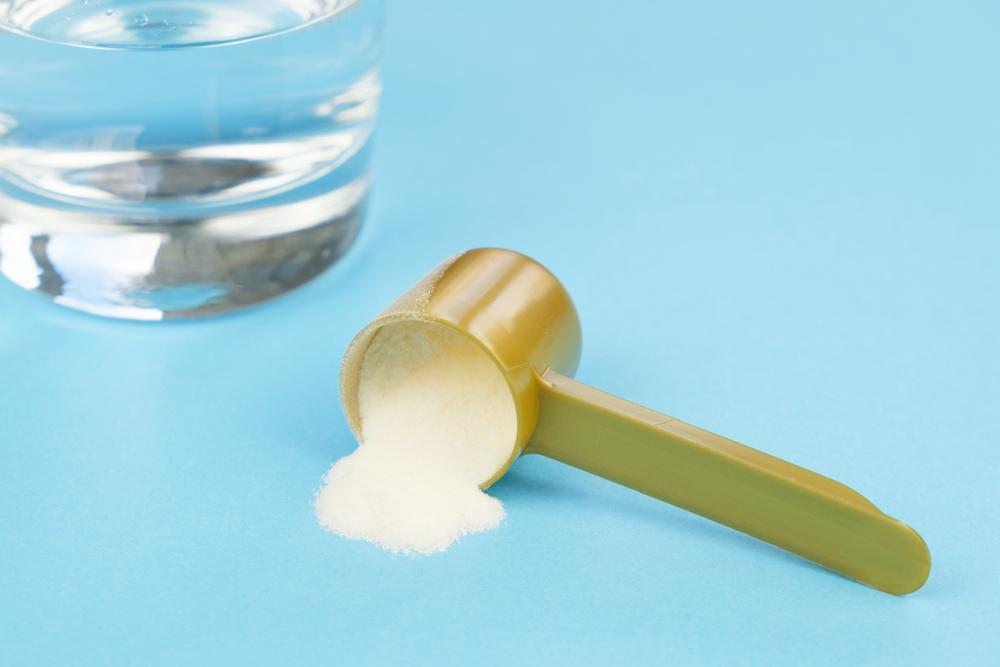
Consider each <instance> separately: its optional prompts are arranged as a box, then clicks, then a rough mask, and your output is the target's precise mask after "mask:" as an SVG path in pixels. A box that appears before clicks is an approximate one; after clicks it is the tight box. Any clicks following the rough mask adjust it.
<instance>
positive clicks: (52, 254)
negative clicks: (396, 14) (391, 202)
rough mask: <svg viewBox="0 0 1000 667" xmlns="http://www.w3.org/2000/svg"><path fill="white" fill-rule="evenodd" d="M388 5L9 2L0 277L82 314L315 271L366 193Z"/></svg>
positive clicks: (349, 233)
mask: <svg viewBox="0 0 1000 667" xmlns="http://www.w3.org/2000/svg"><path fill="white" fill-rule="evenodd" d="M382 14H383V6H382V2H381V0H0V273H3V274H4V275H5V276H6V277H7V278H9V279H10V280H12V281H13V282H14V283H16V284H18V285H20V286H21V287H23V288H25V289H28V290H34V291H36V292H40V293H42V294H45V295H47V296H49V297H51V298H52V299H54V300H55V301H56V302H58V303H61V304H64V305H67V306H71V307H74V308H78V309H81V310H85V311H88V312H91V313H96V314H101V315H109V316H114V317H123V318H132V319H145V320H159V319H165V318H175V317H185V316H192V315H199V314H208V313H217V312H222V311H227V310H232V309H235V308H239V307H242V306H246V305H249V304H253V303H257V302H259V301H262V300H265V299H269V298H271V297H274V296H277V295H279V294H282V293H284V292H286V291H288V290H289V289H292V288H294V287H296V286H298V285H301V284H302V283H304V282H306V281H308V280H309V279H311V278H313V277H315V276H316V275H317V274H318V273H320V272H321V271H323V270H324V269H325V268H327V267H329V266H330V265H331V264H332V263H334V262H335V261H336V260H337V259H338V258H339V257H340V256H341V255H342V254H343V253H344V252H345V251H346V250H347V248H348V247H349V246H350V245H351V243H352V241H353V239H354V238H355V236H356V234H357V232H358V228H359V225H360V224H361V221H362V219H363V217H364V210H365V202H366V198H367V193H368V190H369V183H370V175H369V157H370V152H371V151H370V139H371V136H372V130H373V128H374V124H375V117H376V112H377V109H378V98H379V92H380V86H379V73H378V61H379V51H380V42H381V26H382Z"/></svg>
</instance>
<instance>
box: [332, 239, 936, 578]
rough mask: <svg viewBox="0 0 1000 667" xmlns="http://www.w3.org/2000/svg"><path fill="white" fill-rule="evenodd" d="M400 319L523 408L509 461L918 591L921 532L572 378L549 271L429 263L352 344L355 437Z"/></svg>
mask: <svg viewBox="0 0 1000 667" xmlns="http://www.w3.org/2000/svg"><path fill="white" fill-rule="evenodd" d="M408 320H421V321H425V322H433V323H437V324H440V325H441V326H446V327H450V328H452V329H454V330H456V331H458V332H460V333H462V334H464V335H466V336H468V337H469V338H470V339H471V340H473V341H475V342H476V343H477V344H478V345H479V346H480V347H482V349H483V350H485V351H486V352H487V353H488V354H489V355H490V357H491V358H492V359H493V361H494V362H495V363H496V365H497V367H498V368H499V369H500V371H501V372H502V373H503V375H504V377H505V378H506V380H507V384H508V386H509V387H510V392H511V396H512V397H513V399H514V405H515V408H516V412H517V436H516V439H515V440H514V441H513V442H511V443H510V456H509V457H508V459H507V461H506V462H505V463H504V464H503V465H502V466H500V467H499V468H498V469H497V471H496V474H495V475H494V476H493V477H492V478H491V479H490V480H489V481H488V482H487V483H486V484H484V485H483V488H487V487H489V486H490V485H491V484H493V483H494V482H496V481H497V480H498V479H500V477H502V476H503V475H504V473H506V472H507V470H508V469H509V468H510V466H511V464H513V463H514V461H515V460H516V459H517V457H518V456H520V455H521V454H542V455H544V456H548V457H550V458H553V459H556V460H558V461H562V462H563V463H567V464H569V465H571V466H574V467H576V468H580V469H582V470H586V471H587V472H590V473H593V474H595V475H598V476H600V477H604V478H606V479H609V480H612V481H614V482H618V483H619V484H623V485H625V486H627V487H629V488H632V489H635V490H636V491H640V492H642V493H645V494H647V495H650V496H653V497H654V498H659V499H660V500H663V501H666V502H668V503H671V504H673V505H677V506H678V507H683V508H684V509H686V510H689V511H691V512H694V513H695V514H700V515H702V516H704V517H707V518H709V519H712V520H713V521H717V522H719V523H721V524H724V525H726V526H729V527H731V528H735V529H736V530H739V531H742V532H744V533H747V534H748V535H753V536H754V537H756V538H758V539H761V540H764V541H765V542H769V543H771V544H773V545H775V546H778V547H781V548H782V549H787V550H788V551H791V552H793V553H796V554H798V555H800V556H802V557H804V558H807V559H809V560H811V561H813V562H815V563H818V564H820V565H822V566H824V567H827V568H829V569H831V570H834V571H835V572H839V573H841V574H843V575H846V576H848V577H850V578H852V579H855V580H857V581H860V582H862V583H864V584H868V585H869V586H872V587H873V588H876V589H878V590H881V591H885V592H887V593H893V594H896V595H902V594H905V593H911V592H913V591H915V590H917V589H919V588H920V587H921V586H922V585H923V584H924V582H925V581H926V580H927V576H928V574H929V572H930V553H929V552H928V550H927V545H926V544H925V543H924V541H923V540H922V539H921V538H920V536H919V535H918V534H917V532H916V531H915V530H913V529H912V528H910V527H909V526H907V525H906V524H905V523H902V522H901V521H898V520H897V519H894V518H892V517H890V516H886V515H885V514H883V513H882V512H880V511H879V510H878V508H877V507H875V505H873V504H872V503H871V502H869V501H868V500H867V499H866V498H865V497H864V496H862V495H861V494H859V493H857V492H856V491H854V490H853V489H850V488H848V487H846V486H844V485H843V484H840V483H839V482H835V481H833V480H831V479H827V478H826V477H823V476H822V475H818V474H816V473H814V472H811V471H809V470H806V469H805V468H800V467H798V466H796V465H792V464H791V463H788V462H786V461H782V460H781V459H778V458H775V457H773V456H770V455H768V454H765V453H763V452H760V451H758V450H756V449H751V448H750V447H746V446H744V445H741V444H739V443H737V442H734V441H732V440H729V439H727V438H723V437H721V436H718V435H715V434H713V433H709V432H708V431H705V430H703V429H700V428H698V427H696V426H691V425H690V424H685V423H684V422H682V421H679V420H677V419H674V418H673V417H668V416H666V415H663V414H660V413H659V412H656V411H655V410H650V409H648V408H644V407H642V406H639V405H636V404H634V403H630V402H628V401H625V400H622V399H620V398H616V397H615V396H611V395H609V394H606V393H604V392H602V391H600V390H598V389H594V388H593V387H589V386H587V385H585V384H582V383H580V382H577V381H576V380H573V379H572V377H571V376H572V375H573V373H574V372H575V371H576V368H577V364H578V363H579V360H580V352H581V335H580V321H579V318H578V316H577V313H576V308H575V307H574V306H573V302H572V301H571V299H570V296H569V294H568V293H567V292H566V289H565V288H564V287H563V286H562V284H560V282H559V281H558V280H557V279H556V277H555V276H553V275H552V274H551V273H549V271H548V270H547V269H545V268H544V267H543V266H541V265H540V264H538V263H537V262H535V261H534V260H532V259H530V258H528V257H525V256H524V255H521V254H519V253H516V252H512V251H510V250H500V249H492V248H491V249H478V250H471V251H469V252H466V253H464V254H461V255H459V256H457V257H455V258H453V259H451V260H449V261H447V262H445V263H444V264H442V265H441V266H439V267H438V268H437V269H435V270H434V271H433V272H432V273H431V274H430V275H428V276H427V277H426V278H424V279H423V280H422V281H421V282H419V283H418V284H417V285H415V286H414V287H413V288H411V289H410V290H409V291H408V292H406V293H405V294H404V295H403V296H402V297H400V298H399V299H398V300H397V301H396V302H395V303H394V304H392V305H391V306H389V308H388V309H387V310H386V311H385V312H384V313H383V314H382V315H381V316H380V317H379V318H378V319H376V320H375V321H374V322H372V323H371V324H370V325H368V326H367V327H366V328H365V329H363V330H362V331H361V333H359V334H358V335H357V337H355V339H354V341H353V342H352V343H351V345H350V347H349V348H348V350H347V353H346V355H345V357H344V362H343V366H342V368H341V397H342V401H343V404H344V410H345V412H346V414H347V418H348V422H349V423H350V426H351V429H352V430H353V431H354V433H355V435H358V436H359V437H360V432H361V428H360V426H361V423H360V415H359V408H358V385H359V377H360V371H361V363H362V360H363V358H364V355H365V351H366V349H367V347H368V345H369V344H370V343H371V341H372V339H373V337H374V336H375V334H376V333H377V332H378V331H379V330H380V329H382V328H383V327H389V326H392V325H393V324H394V323H398V322H400V321H408Z"/></svg>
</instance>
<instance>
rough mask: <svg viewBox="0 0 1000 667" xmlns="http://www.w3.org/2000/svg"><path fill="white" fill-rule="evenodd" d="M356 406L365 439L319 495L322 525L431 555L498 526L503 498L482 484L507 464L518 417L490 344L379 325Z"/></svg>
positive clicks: (433, 330)
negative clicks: (488, 349)
mask: <svg viewBox="0 0 1000 667" xmlns="http://www.w3.org/2000/svg"><path fill="white" fill-rule="evenodd" d="M358 404H359V411H360V420H361V443H360V446H359V447H358V449H357V450H356V451H355V452H354V453H353V454H351V455H350V456H347V457H345V458H343V459H341V460H340V461H338V462H337V463H336V464H335V465H334V466H333V468H331V469H330V471H329V472H328V473H327V474H326V477H325V480H324V481H325V483H326V486H325V487H324V488H323V490H322V491H320V493H319V495H318V496H317V498H316V515H317V517H318V518H319V520H320V522H321V523H322V524H323V525H324V526H325V527H326V528H328V529H329V530H332V531H333V532H335V533H338V534H340V535H343V536H344V537H349V538H354V539H362V540H367V541H369V542H373V543H375V544H377V545H379V546H380V547H382V548H384V549H387V550H389V551H394V552H404V553H413V552H417V553H433V552H436V551H444V550H445V549H447V548H448V547H449V546H450V545H451V544H452V543H454V542H455V540H457V539H458V538H459V537H461V536H462V535H465V534H469V533H476V532H481V531H485V530H489V529H491V528H495V527H496V526H498V525H499V524H500V522H501V521H502V520H503V518H504V509H503V505H502V504H501V503H500V501H499V500H497V499H496V498H492V497H490V496H488V495H487V494H485V493H483V492H482V491H481V490H480V488H479V485H480V484H482V483H484V482H486V481H488V480H489V479H490V478H491V477H492V476H493V475H494V474H495V473H496V472H497V471H498V470H499V469H500V467H501V466H502V465H503V464H504V463H505V462H506V461H507V458H508V457H509V456H510V453H511V449H512V447H513V443H514V439H515V435H516V429H517V422H516V413H515V410H514V402H513V399H512V398H511V395H510V390H509V388H508V387H507V384H506V383H505V381H504V378H503V376H502V375H501V373H500V371H499V369H498V368H497V367H496V365H495V364H494V363H493V361H492V360H491V359H490V357H489V356H488V355H487V353H486V352H485V351H483V350H482V349H480V348H479V347H478V346H477V345H476V344H475V343H474V342H473V341H471V340H469V339H467V338H465V337H464V336H462V335H461V334H459V333H458V332H456V331H453V330H452V329H450V328H448V327H446V326H444V325H439V324H433V323H428V322H420V321H405V322H398V323H394V324H391V325H388V326H386V327H383V328H382V329H381V330H379V332H378V333H376V334H375V337H374V338H373V340H372V342H371V344H370V345H369V347H368V349H367V350H366V351H365V356H364V358H363V360H362V363H361V376H360V384H359V389H358Z"/></svg>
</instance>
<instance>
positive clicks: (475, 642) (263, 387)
mask: <svg viewBox="0 0 1000 667" xmlns="http://www.w3.org/2000/svg"><path fill="white" fill-rule="evenodd" d="M998 7H1000V6H998V5H997V4H996V3H995V2H980V3H975V2H952V3H919V2H905V3H904V2H897V3H889V2H850V3H848V2H841V3H826V6H822V7H821V6H817V5H816V3H798V2H791V1H789V2H785V3H779V2H758V3H737V2H730V3H719V2H706V3H689V4H688V5H681V4H680V3H662V2H654V1H652V0H649V1H640V0H629V1H624V2H621V3H613V4H607V3H596V2H594V3H579V2H568V1H567V2H556V1H552V2H528V1H527V0H517V1H508V2H504V3H471V2H460V1H458V0H452V1H446V0H436V1H430V2H419V3H416V2H415V3H404V2H396V3H394V4H393V5H392V6H391V8H390V9H391V12H390V24H389V29H388V34H387V39H388V41H387V44H388V52H387V59H386V63H385V83H386V93H385V99H384V102H385V105H384V114H383V122H382V125H381V132H380V136H379V146H378V164H377V168H378V187H377V193H376V196H375V200H374V208H373V216H372V218H371V224H370V225H369V226H368V228H367V229H366V231H365V233H364V236H363V238H362V239H361V241H360V243H359V244H358V246H357V247H356V248H355V250H354V251H353V252H352V254H351V255H350V256H349V258H348V259H347V260H346V261H345V262H344V263H343V264H341V265H340V266H338V267H337V268H336V269H335V270H334V271H332V272H331V273H329V274H327V275H325V276H324V277H322V278H321V279H320V280H318V281H317V282H315V283H314V284H312V285H310V286H308V287H307V288H305V289H302V290H301V291H299V292H297V293H295V294H293V295H291V296H290V297H288V298H286V299H284V300H282V301H280V302H277V303H274V304H272V305H269V306H267V307H264V308H261V309H258V310H254V311H251V312H246V313H243V314H240V315H236V316H231V317H226V318H222V319H216V320H211V321H204V322H199V323H194V324H168V325H152V326H150V325H133V324H122V323H115V322H110V321H103V320H99V319H95V318H90V317H87V316H82V315H77V314H74V313H71V312H68V311H64V310H61V309H59V308H57V307H55V306H51V305H49V304H47V303H45V302H43V301H42V300H40V299H36V298H35V297H33V296H32V295H28V294H22V293H20V292H19V291H17V290H16V289H14V288H13V287H10V286H8V285H6V284H5V285H4V286H3V287H0V364H2V365H0V663H2V664H4V665H26V664H88V665H99V664H143V665H180V664H185V665H189V664H247V665H254V664H286V665H290V664H294V665H349V664H373V665H385V664H392V663H409V664H510V665H526V664H551V665H557V664H571V663H578V664H587V663H590V664H595V663H605V664H636V663H640V664H643V663H659V664H726V665H737V664H768V665H776V664H790V665H799V664H831V665H835V664H859V663H864V664H956V665H957V664H962V665H985V664H994V665H995V664H998V662H1000V638H998V633H997V628H998V627H1000V611H998V610H1000V604H998V598H1000V565H998V562H1000V561H998V558H997V553H998V552H1000V521H998V508H997V501H998V497H997V496H998V494H997V488H998V478H1000V466H998V458H1000V457H998V453H997V447H998V443H997V434H998V433H1000V379H998V378H1000V360H998V357H1000V354H998V348H1000V343H998V338H1000V336H998V333H997V328H998V325H1000V315H998V309H1000V306H998V294H1000V206H998V203H997V202H998V191H997V188H998V183H1000V93H998V88H997V71H998V65H1000V41H998V40H997V32H998V28H1000V11H998ZM480 245H501V246H508V247H512V248H516V249H519V250H521V251H523V252H526V253H528V254H531V255H533V256H535V257H537V258H538V259H540V260H542V261H543V262H545V263H546V264H548V265H549V266H550V267H551V268H552V269H553V270H554V271H555V272H556V273H557V274H558V275H559V276H560V277H561V278H562V279H563V281H564V282H565V283H566V284H567V285H568V287H569V288H570V290H571V292H572V293H573V294H574V295H575V298H576V299H577V301H578V305H579V309H580V312H581V316H582V318H583V322H584V327H585V336H586V343H585V352H584V362H583V365H582V367H581V369H580V372H579V377H580V378H581V379H582V380H584V381H586V382H589V383H592V384H595V385H597V386H600V387H603V388H605V389H607V390H609V391H612V392H615V393H618V394H621V395H624V396H626V397H628V398H630V399H633V400H635V401H638V402H641V403H645V404H647V405H649V406H652V407H655V408H657V409H660V410H663V411H665V412H668V413H670V414H673V415H675V416H677V417H679V418H682V419H685V420H687V421H691V422H693V423H696V424H699V425H702V426H704V427H706V428H710V429H712V430H715V431H717V432H720V433H722V434H725V435H728V436H730V437H733V438H736V439H739V440H741V441H743V442H747V443H749V444H751V445H754V446H757V447H759V448H762V449H765V450H767V451H770V452H772V453H775V454H777V455H779V456H782V457H784V458H788V459H790V460H792V461H794V462H796V463H799V464H801V465H805V466H807V467H810V468H813V469H815V470H817V471H820V472H822V473H824V474H827V475H829V476H831V477H833V478H835V479H838V480H841V481H843V482H845V483H847V484H849V485H851V486H853V487H855V488H856V489H858V490H859V491H861V492H862V493H864V494H866V495H867V496H868V497H869V498H871V499H872V500H873V501H874V502H875V503H876V504H878V505H879V506H880V507H881V508H882V509H883V510H885V511H886V512H887V513H889V514H891V515H893V516H898V517H900V518H901V519H903V520H905V521H907V522H909V523H911V524H912V525H913V526H915V527H916V528H917V529H918V530H920V531H921V533H922V534H923V536H924V537H925V539H926V540H927V542H928V544H929V545H930V547H931V551H932V553H933V556H934V569H933V572H932V574H931V578H930V581H929V582H928V584H927V586H926V587H925V588H924V589H923V590H921V591H920V592H918V593H916V594H914V595H912V596H910V597H907V598H895V597H891V596H888V595H885V594H882V593H878V592H876V591H874V590H872V589H869V588H866V587H864V586H861V585H859V584H856V583H853V582H851V581H849V580H847V579H844V578H842V577H839V576H837V575H835V574H832V573H830V572H827V571H825V570H823V569H821V568H819V567H816V566H813V565H811V564H809V563H807V562H805V561H802V560H800V559H798V558H795V557H793V556H790V555H788V554H785V553H784V552H781V551H779V550H777V549H774V548H771V547H769V546H767V545H765V544H762V543H760V542H757V541H755V540H753V539H750V538H748V537H745V536H743V535H741V534H738V533H735V532H732V531H730V530H728V529H725V528H723V527H721V526H718V525H715V524H712V523H710V522H708V521H705V520H702V519H699V518H697V517H695V516H693V515H690V514H687V513H685V512H683V511H680V510H678V509H675V508H672V507H669V506H666V505H663V504H660V503H658V502H656V501H653V500H651V499H648V498H645V497H643V496H640V495H638V494H636V493H632V492H630V491H628V490H625V489H622V488H619V487H616V486H614V485H612V484H610V483H607V482H604V481H602V480H599V479H596V478H593V477H590V476H588V475H586V474H583V473H580V472H577V471H574V470H571V469H568V468H566V467H563V466H561V465H560V464H558V463H555V462H552V461H548V460H544V459H541V458H527V459H524V460H521V461H519V462H518V463H517V464H516V465H515V466H514V468H513V470H512V471H511V473H510V474H509V475H508V476H507V477H506V478H505V479H504V480H503V481H502V482H501V483H499V484H498V485H497V486H496V487H495V492H496V494H497V495H498V496H499V497H500V498H502V499H503V501H504V502H505V503H506V505H507V509H508V512H509V519H508V521H507V523H506V524H505V525H504V526H503V527H502V528H501V529H499V530H497V531H494V532H492V533H489V534H485V535H478V536H473V537H469V538H466V539H465V540H464V541H463V542H462V543H460V544H459V545H458V546H457V547H455V548H454V549H453V550H452V551H450V552H448V553H446V554H443V555H440V556H436V557H432V558H408V557H394V556H390V555H387V554H385V553H383V552H381V551H378V550H377V549H375V548H374V547H371V546H369V545H367V544H364V543H359V542H350V541H346V540H342V539H340V538H338V537H336V536H334V535H331V534H328V533H325V532H324V531H322V530H321V529H320V528H319V526H318V525H317V523H316V521H315V519H314V517H313V514H312V510H311V501H312V497H313V493H314V491H315V490H316V489H317V488H318V486H319V484H320V480H321V477H322V475H323V473H324V472H325V470H326V469H327V468H328V466H329V465H330V464H331V463H332V462H333V461H334V460H335V459H336V458H338V457H340V456H342V455H344V454H347V453H348V452H350V451H351V450H352V448H353V447H354V443H353V440H352V438H351V437H350V434H349V432H348V430H347V427H346V424H345V422H344V419H343V417H342V415H341V413H340V409H339V405H338V399H337V394H336V377H337V367H338V362H339V357H340V354H341V352H342V351H343V349H344V347H345V345H346V343H347V342H348V340H349V339H350V337H351V336H352V335H353V334H354V332H355V331H356V330H357V329H358V328H359V327H360V326H362V325H363V324H364V323H365V322H366V321H367V320H368V319H369V318H371V317H372V316H374V315H375V314H376V312H377V311H379V310H380V309H381V308H382V307H383V306H384V305H386V304H387V303H388V302H389V301H391V300H392V299H393V298H394V297H395V296H396V295H397V294H398V293H400V292H401V291H402V290H403V289H404V288H406V287H407V286H408V285H409V284H411V283H412V282H413V281H414V280H416V279H417V278H418V277H419V276H421V275H422V274H423V273H424V272H426V271H427V270H428V269H430V268H431V267H432V266H433V265H434V264H436V263H437V262H438V261H439V260H441V259H443V258H444V257H446V256H448V255H449V254H451V253H453V252H456V251H458V250H461V249H464V248H467V247H472V246H480Z"/></svg>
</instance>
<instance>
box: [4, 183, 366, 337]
mask: <svg viewBox="0 0 1000 667" xmlns="http://www.w3.org/2000/svg"><path fill="white" fill-rule="evenodd" d="M367 191H368V184H367V181H356V182H353V183H350V184H348V185H344V186H342V187H340V188H337V189H336V190H334V191H332V192H327V193H324V194H322V195H319V196H316V197H313V198H311V199H306V200H299V201H295V202H294V203H287V204H280V205H275V206H268V207H256V208H250V209H244V210H240V211H233V212H228V213H224V214H216V215H201V216H200V215H194V214H191V213H190V212H189V213H188V214H185V215H178V216H177V217H171V218H163V219H158V220H155V221H150V220H143V219H134V218H130V217H129V216H128V215H127V214H114V213H108V212H104V213H95V212H82V211H80V210H79V209H74V210H69V209H61V208H53V207H47V206H44V205H41V204H39V203H37V202H29V201H24V200H19V199H16V198H11V197H9V196H6V195H4V194H3V193H0V273H2V274H3V275H5V276H6V277H7V278H8V279H10V280H11V281H13V282H14V283H16V284H17V285H20V286H21V287H23V288H25V289H28V290H32V291H34V292H37V293H39V294H42V295H44V296H47V297H49V298H51V299H52V300H53V301H55V302H56V303H59V304H62V305H64V306H69V307H71V308H76V309H78V310H82V311H86V312H88V313H93V314H96V315H104V316H108V317H117V318H124V319H133V320H163V319H176V318H185V317H193V316H200V315H211V314H216V313H224V312H227V311H232V310H236V309H239V308H243V307H246V306H250V305H252V304H256V303H259V302H261V301H265V300H268V299H272V298H274V297H277V296H279V295H281V294H284V293H285V292H288V291H289V290H291V289H294V288H295V287H298V286H299V285H302V284H303V283H305V282H307V281H309V280H311V279H312V278H314V277H315V276H317V275H318V274H319V273H321V272H322V271H324V270H325V269H327V268H328V267H330V266H331V265H333V264H334V263H335V262H336V261H337V260H338V259H339V258H340V257H341V256H342V255H343V254H344V253H345V252H346V251H347V249H348V248H349V247H350V246H351V244H352V242H353V241H354V239H355V237H356V236H357V233H358V230H359V229H360V226H361V222H362V220H363V218H364V212H365V203H366V199H367Z"/></svg>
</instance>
